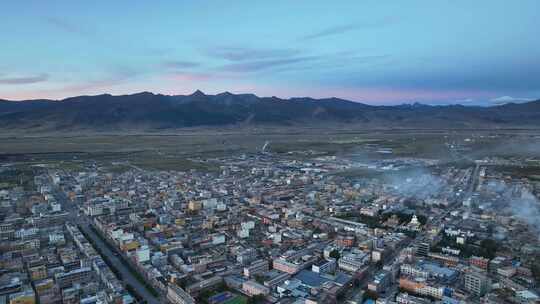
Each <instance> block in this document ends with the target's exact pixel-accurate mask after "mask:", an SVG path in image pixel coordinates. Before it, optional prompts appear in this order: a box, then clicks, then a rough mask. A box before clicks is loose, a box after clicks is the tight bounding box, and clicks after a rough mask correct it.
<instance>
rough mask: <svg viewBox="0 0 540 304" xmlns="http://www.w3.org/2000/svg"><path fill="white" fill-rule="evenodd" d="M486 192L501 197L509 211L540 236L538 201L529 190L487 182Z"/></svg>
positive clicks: (518, 186)
mask: <svg viewBox="0 0 540 304" xmlns="http://www.w3.org/2000/svg"><path fill="white" fill-rule="evenodd" d="M486 190H487V191H490V192H494V193H498V194H499V195H501V199H502V200H504V202H505V203H506V204H507V207H508V209H509V211H510V212H511V213H512V214H513V215H514V216H515V217H516V218H518V219H519V220H521V221H523V222H525V223H527V224H528V225H529V226H530V227H531V228H532V229H533V230H534V231H535V232H537V233H539V234H540V201H539V200H538V198H537V197H536V196H535V195H534V194H533V193H532V192H531V191H530V190H529V189H527V188H525V187H523V186H521V185H507V184H506V183H504V182H502V181H489V182H488V183H487V187H486Z"/></svg>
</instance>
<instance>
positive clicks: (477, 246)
mask: <svg viewBox="0 0 540 304" xmlns="http://www.w3.org/2000/svg"><path fill="white" fill-rule="evenodd" d="M265 146H266V145H265ZM265 148H266V147H265ZM391 152H392V151H391V150H388V149H382V150H381V149H379V150H378V153H382V154H388V153H391ZM295 153H296V154H298V153H300V152H290V153H285V154H278V153H270V152H267V151H264V149H263V150H262V151H259V152H256V153H251V154H241V155H237V156H223V157H214V158H207V159H202V158H194V159H192V161H194V162H203V163H206V164H211V165H212V166H213V168H214V170H207V171H204V170H196V169H192V170H187V171H163V170H146V169H142V168H139V167H137V166H133V165H129V164H128V163H127V162H126V163H121V164H119V165H123V166H124V167H126V168H125V169H124V170H112V169H111V168H110V167H103V166H101V165H100V164H99V163H97V162H95V161H86V162H84V163H83V166H82V167H78V168H76V169H74V168H59V167H50V166H32V170H31V176H30V177H28V176H26V178H27V179H28V180H27V181H26V182H24V183H22V185H21V184H20V183H19V184H17V185H15V186H13V187H4V188H3V189H2V190H0V202H1V210H0V212H1V218H2V222H1V224H0V239H1V244H2V245H1V247H0V251H1V253H2V255H1V257H0V266H1V267H0V269H2V270H1V272H0V275H1V276H0V303H10V304H14V303H41V304H44V303H126V304H128V303H179V304H181V303H186V304H189V303H211V304H221V303H306V304H307V303H310V304H311V303H366V302H370V301H371V302H372V303H375V302H376V303H400V304H407V303H537V302H538V299H539V297H538V295H537V289H536V288H537V282H538V279H539V275H540V260H539V259H538V258H537V257H538V253H539V252H540V243H539V242H538V235H539V234H538V233H539V230H538V229H539V228H540V226H538V225H537V224H538V223H537V222H538V217H536V218H535V216H537V215H538V213H536V214H534V212H538V210H539V209H538V208H539V205H538V200H537V199H536V196H535V193H538V191H539V187H540V186H539V183H538V182H536V183H535V182H534V181H533V180H529V179H527V178H522V177H521V178H520V177H516V176H509V175H505V174H502V173H500V172H498V171H497V170H496V168H497V166H494V164H501V162H503V160H500V159H493V158H485V159H478V160H474V162H473V163H471V165H470V166H461V167H459V166H455V165H448V164H444V163H441V162H439V161H437V160H433V159H421V158H400V157H396V158H388V159H385V160H380V161H373V162H369V163H364V162H358V161H356V160H355V159H354V158H351V157H347V156H328V155H316V154H315V155H311V156H310V157H303V156H302V157H295V155H293V154H295ZM310 153H311V154H314V153H313V151H305V152H302V153H300V154H310ZM296 156H297V155H296ZM304 156H305V155H304ZM514 161H518V160H514ZM2 170H3V171H4V172H3V173H6V172H9V171H10V170H13V169H10V167H9V166H4V167H3V168H2ZM355 170H371V171H370V172H371V174H370V175H360V176H358V175H354V174H350V172H351V171H352V172H355ZM347 172H349V173H348V174H347ZM28 174H29V173H28V172H27V175H28ZM513 204H514V205H513ZM518 204H519V205H518ZM527 208H528V211H527Z"/></svg>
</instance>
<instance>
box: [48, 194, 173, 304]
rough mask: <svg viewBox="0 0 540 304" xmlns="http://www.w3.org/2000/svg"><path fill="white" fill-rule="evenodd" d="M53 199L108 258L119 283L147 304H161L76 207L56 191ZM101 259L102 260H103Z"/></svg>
mask: <svg viewBox="0 0 540 304" xmlns="http://www.w3.org/2000/svg"><path fill="white" fill-rule="evenodd" d="M55 197H56V199H57V200H58V202H60V203H61V204H62V207H63V208H64V210H66V211H68V212H69V213H70V217H69V221H70V222H71V223H72V224H73V225H78V226H79V228H80V229H81V230H83V231H84V232H85V233H86V235H87V236H88V237H89V238H90V239H92V241H93V242H94V244H95V245H96V246H98V247H99V249H100V250H101V253H102V256H103V255H105V257H107V258H108V260H109V261H111V263H112V264H113V265H114V267H115V268H116V269H117V270H118V272H120V274H121V275H122V279H121V281H122V282H124V283H125V284H129V285H131V286H133V288H134V289H135V290H136V291H137V293H138V294H139V295H140V296H141V297H142V299H143V300H144V301H146V302H147V303H149V304H159V303H162V301H160V300H159V299H158V298H157V297H155V296H154V295H153V294H152V293H150V291H149V290H148V289H147V288H146V286H144V285H143V284H142V283H141V282H140V281H139V280H138V279H137V278H136V277H135V276H134V275H133V274H132V273H131V272H130V270H129V268H128V267H127V266H126V265H125V264H124V263H122V260H121V258H120V257H119V256H116V255H115V254H114V252H113V251H112V250H111V248H110V247H109V246H107V244H105V242H104V241H103V240H102V239H101V238H100V237H99V236H98V235H97V234H96V232H95V231H94V230H93V229H90V224H89V219H88V218H87V217H86V216H85V215H78V212H77V207H76V206H74V204H73V203H70V202H68V201H67V198H66V196H65V195H64V194H63V193H62V192H61V191H58V192H56V193H55ZM105 257H103V258H105Z"/></svg>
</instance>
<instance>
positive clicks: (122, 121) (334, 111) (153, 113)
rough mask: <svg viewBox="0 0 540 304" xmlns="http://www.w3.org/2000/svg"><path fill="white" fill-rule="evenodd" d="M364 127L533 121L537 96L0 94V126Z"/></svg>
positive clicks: (536, 122)
mask: <svg viewBox="0 0 540 304" xmlns="http://www.w3.org/2000/svg"><path fill="white" fill-rule="evenodd" d="M324 124H340V125H344V124H351V125H357V126H362V127H365V128H477V127H484V128H491V127H499V128H505V127H532V128H536V127H540V100H538V101H532V102H528V103H522V104H505V105H499V106H492V107H478V106H462V105H449V106H429V105H423V104H412V105H398V106H373V105H366V104H362V103H357V102H352V101H348V100H343V99H338V98H327V99H313V98H307V97H305V98H291V99H280V98H277V97H258V96H255V95H253V94H232V93H228V92H225V93H221V94H217V95H206V94H204V93H202V92H200V91H196V92H195V93H193V94H191V95H177V96H168V95H160V94H152V93H148V92H143V93H137V94H132V95H121V96H112V95H108V94H104V95H97V96H78V97H71V98H67V99H64V100H61V101H53V100H28V101H7V100H0V130H2V131H10V130H11V131H13V130H17V131H23V132H26V131H77V130H92V131H103V132H108V131H122V130H126V131H128V130H145V131H159V130H167V129H178V128H186V127H203V126H246V125H261V126H262V125H273V126H295V125H305V126H311V125H313V126H321V125H324Z"/></svg>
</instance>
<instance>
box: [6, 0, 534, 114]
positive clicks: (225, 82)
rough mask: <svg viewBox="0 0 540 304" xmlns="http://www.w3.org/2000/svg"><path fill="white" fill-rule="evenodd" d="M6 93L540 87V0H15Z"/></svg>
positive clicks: (481, 95)
mask: <svg viewBox="0 0 540 304" xmlns="http://www.w3.org/2000/svg"><path fill="white" fill-rule="evenodd" d="M6 2H7V3H3V4H2V9H1V10H0V25H1V27H2V30H1V31H0V42H1V48H0V52H1V53H0V54H1V56H0V98H5V99H31V98H53V99H61V98H65V97H68V96H74V95H82V94H101V93H112V94H126V93H134V92H140V91H151V92H155V93H163V94H189V93H191V92H193V91H195V90H196V89H200V90H202V91H204V92H206V93H219V92H223V91H230V92H233V93H247V92H249V93H255V94H258V95H260V96H272V95H275V96H279V97H291V96H312V97H330V96H336V97H342V98H348V99H351V100H355V101H360V102H365V103H370V104H398V103H404V102H424V103H432V104H447V103H462V104H483V105H485V104H494V103H502V102H507V101H517V102H519V101H524V100H530V99H535V98H539V97H540V81H539V79H540V60H539V58H540V56H539V55H540V38H539V36H540V35H539V34H538V29H539V28H540V21H539V20H540V18H539V12H540V1H537V0H530V1H528V0H520V1H516V2H514V1H506V0H505V1H502V0H501V1H497V0H490V1H483V0H475V1H428V0H426V1H415V0H411V1H358V0H351V1H337V2H336V1H333V2H332V3H330V2H329V1H317V0H306V1H301V0H297V1H279V0H273V1H253V0H251V1H231V0H229V1H218V0H216V1H205V0H197V1H181V0H175V1H173V0H171V1H165V0H163V1H127V0H114V1H99V0H93V1H67V0H48V1H42V0H35V1H25V0H17V1H15V0H8V1H6Z"/></svg>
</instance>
